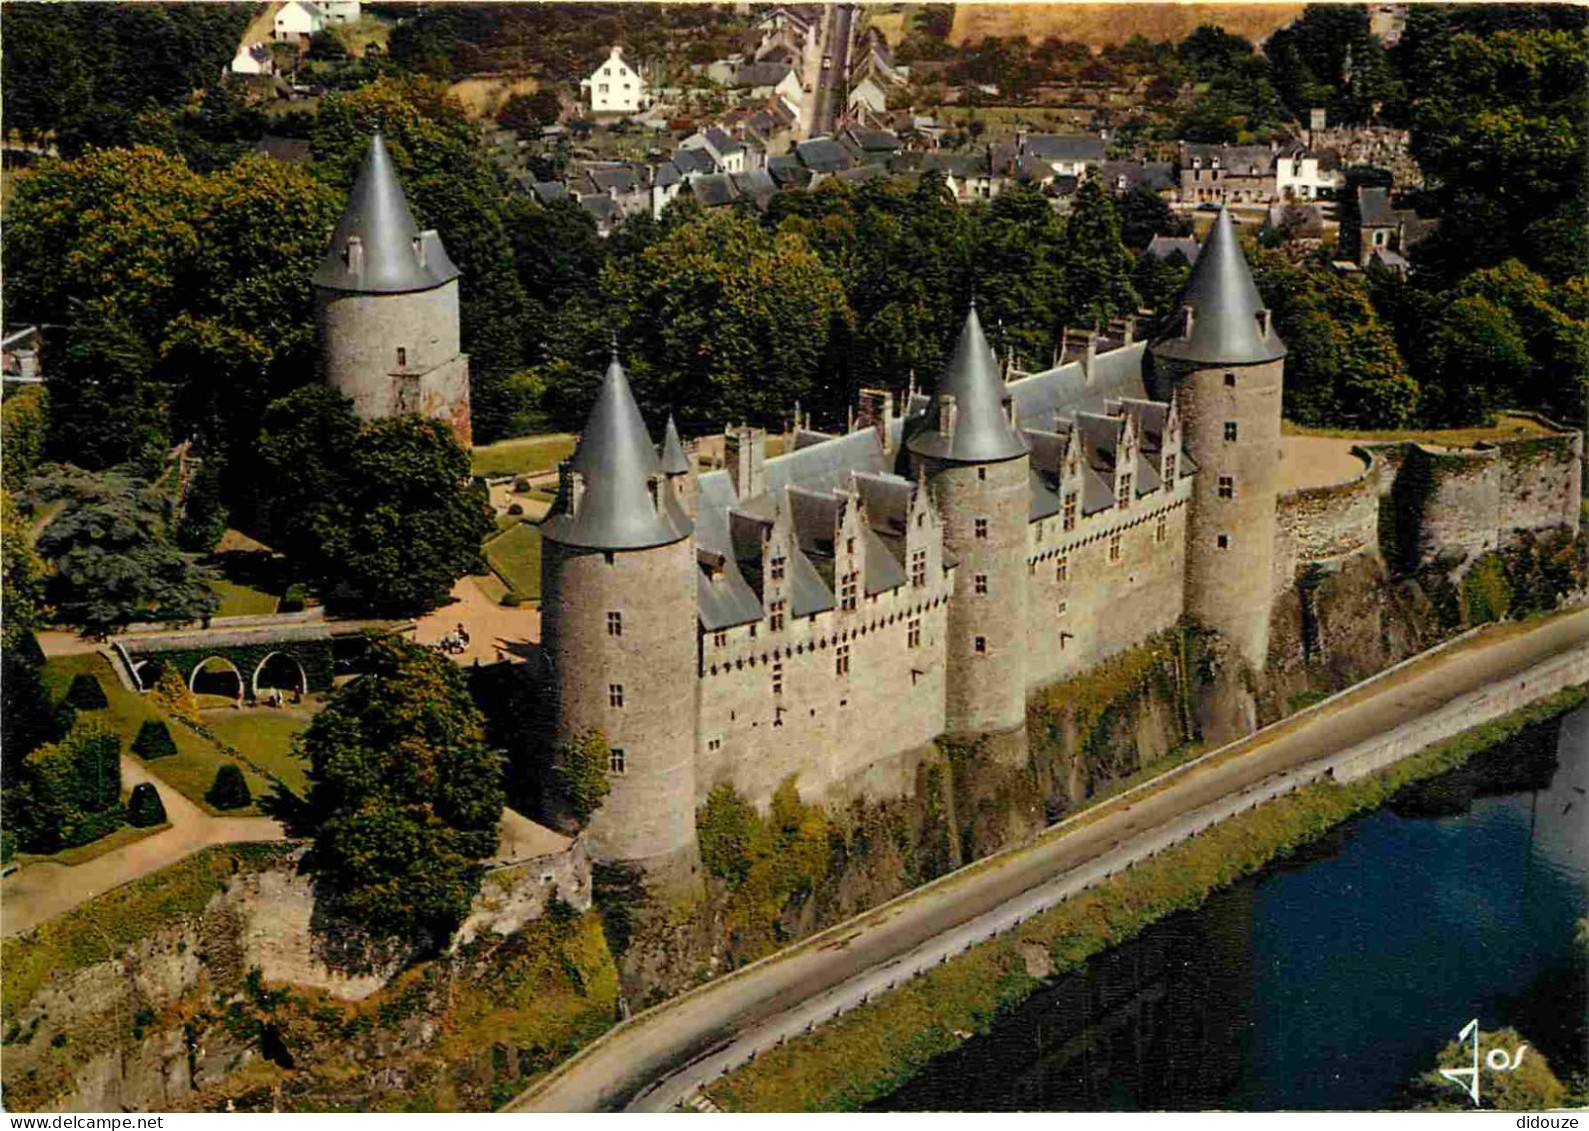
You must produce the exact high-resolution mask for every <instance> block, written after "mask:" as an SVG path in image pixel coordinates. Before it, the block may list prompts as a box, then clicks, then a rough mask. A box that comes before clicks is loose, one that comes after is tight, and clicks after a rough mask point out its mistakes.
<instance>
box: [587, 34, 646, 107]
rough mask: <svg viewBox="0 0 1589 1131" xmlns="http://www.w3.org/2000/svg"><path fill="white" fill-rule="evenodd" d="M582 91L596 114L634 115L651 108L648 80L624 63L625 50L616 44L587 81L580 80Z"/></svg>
mask: <svg viewBox="0 0 1589 1131" xmlns="http://www.w3.org/2000/svg"><path fill="white" fill-rule="evenodd" d="M579 88H580V90H582V91H584V92H585V93H586V95H587V97H588V101H589V102H590V111H591V113H593V114H634V113H636V112H638V111H640V110H642V109H644V108H645V107H646V106H648V105H650V101H649V99H648V97H647V95H646V83H645V78H644V77H643V76H642V75H641V74H640V72H639V71H638V70H636V69H635V68H634V67H631V66H630V65H629V64H628V63H626V62H625V61H624V58H623V48H622V47H620V46H618V45H617V44H614V45H613V46H612V48H611V49H610V51H609V53H608V55H607V58H606V60H605V61H603V62H602V64H601V65H600V66H599V67H597V68H596V69H595V71H593V72H592V73H591V76H590V77H589V78H588V79H580V80H579Z"/></svg>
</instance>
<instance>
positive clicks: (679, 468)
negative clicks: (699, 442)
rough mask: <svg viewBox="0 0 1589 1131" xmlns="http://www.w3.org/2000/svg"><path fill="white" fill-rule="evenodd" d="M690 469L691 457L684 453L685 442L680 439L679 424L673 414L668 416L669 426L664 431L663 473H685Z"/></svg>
mask: <svg viewBox="0 0 1589 1131" xmlns="http://www.w3.org/2000/svg"><path fill="white" fill-rule="evenodd" d="M689 470H690V457H689V456H687V455H685V454H684V444H683V443H682V442H681V441H680V440H679V429H678V426H677V425H675V424H674V423H673V416H672V415H671V414H669V416H668V426H667V429H666V431H664V432H663V433H662V473H663V474H664V475H684V474H686V473H687V472H688V471H689Z"/></svg>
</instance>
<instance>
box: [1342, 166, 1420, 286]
mask: <svg viewBox="0 0 1589 1131" xmlns="http://www.w3.org/2000/svg"><path fill="white" fill-rule="evenodd" d="M1436 224H1437V221H1434V220H1425V219H1424V218H1423V217H1421V216H1419V215H1418V213H1417V211H1416V210H1414V209H1411V208H1396V207H1394V206H1393V205H1392V203H1391V199H1390V189H1388V188H1377V187H1376V188H1370V187H1367V186H1364V187H1362V188H1359V189H1358V190H1357V230H1356V234H1355V237H1354V239H1353V243H1354V244H1355V246H1356V252H1357V255H1356V259H1357V265H1358V266H1359V267H1367V266H1368V265H1369V263H1370V262H1372V261H1375V260H1378V261H1379V263H1380V265H1381V266H1383V267H1388V268H1389V269H1390V270H1392V271H1395V272H1397V273H1398V274H1402V275H1405V274H1406V273H1407V272H1408V270H1409V267H1410V265H1409V263H1408V261H1407V253H1408V251H1410V250H1411V249H1412V248H1413V247H1414V246H1415V245H1416V244H1417V243H1418V242H1419V241H1420V240H1422V239H1423V238H1424V237H1425V236H1427V235H1428V234H1429V233H1430V232H1432V231H1434V229H1435V227H1436Z"/></svg>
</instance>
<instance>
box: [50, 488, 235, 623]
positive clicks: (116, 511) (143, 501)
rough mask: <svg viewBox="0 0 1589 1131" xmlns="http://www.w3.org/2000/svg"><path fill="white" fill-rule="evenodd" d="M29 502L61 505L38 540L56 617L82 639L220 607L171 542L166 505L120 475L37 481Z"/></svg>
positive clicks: (200, 614) (164, 500)
mask: <svg viewBox="0 0 1589 1131" xmlns="http://www.w3.org/2000/svg"><path fill="white" fill-rule="evenodd" d="M24 501H27V502H29V503H34V504H38V503H47V502H60V503H61V504H63V505H62V507H61V510H60V512H59V513H58V514H57V515H56V516H55V517H54V518H52V519H51V520H50V521H49V523H48V524H47V525H46V526H45V527H44V529H43V530H42V531H41V532H40V533H39V536H38V552H39V555H40V557H42V558H43V559H44V560H45V562H47V563H48V565H49V567H50V571H51V572H50V574H49V577H48V579H47V582H46V587H45V592H46V594H47V596H48V598H49V600H50V603H51V604H52V605H54V607H55V611H56V615H57V616H58V617H59V618H60V619H61V620H63V621H65V622H67V623H68V624H76V625H80V626H81V627H82V628H83V629H84V630H85V631H88V632H94V633H103V632H108V631H110V630H112V629H114V628H117V627H119V626H122V625H126V624H129V623H132V622H134V621H162V620H193V619H196V618H199V617H205V616H208V615H210V614H211V613H213V612H214V611H215V608H216V606H217V604H218V601H217V599H216V597H215V594H214V593H212V592H211V591H210V589H209V588H208V587H207V586H206V585H205V584H204V581H203V579H202V578H201V577H200V576H199V574H198V571H197V570H196V569H195V568H194V566H193V563H192V562H190V561H189V560H188V559H187V558H186V557H184V556H183V555H182V553H181V552H180V551H179V550H178V549H177V548H176V546H175V545H174V544H173V541H172V530H171V516H170V507H169V499H168V497H167V495H166V494H165V493H164V492H163V491H161V490H160V489H159V488H158V487H156V486H152V485H150V484H148V483H145V482H144V481H142V480H140V479H137V478H134V477H132V476H128V475H124V474H122V473H119V472H105V473H102V474H98V475H95V474H90V473H88V472H83V471H79V470H77V469H75V468H67V469H65V470H63V471H61V472H59V473H55V474H51V475H48V476H43V477H40V478H39V479H35V480H34V481H33V482H31V483H30V484H29V485H28V488H27V492H26V495H25V496H24Z"/></svg>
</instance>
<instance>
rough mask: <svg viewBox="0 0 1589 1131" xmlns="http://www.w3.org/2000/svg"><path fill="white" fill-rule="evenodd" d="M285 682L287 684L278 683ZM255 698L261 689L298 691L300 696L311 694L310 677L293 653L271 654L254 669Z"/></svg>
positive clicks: (280, 652)
mask: <svg viewBox="0 0 1589 1131" xmlns="http://www.w3.org/2000/svg"><path fill="white" fill-rule="evenodd" d="M281 680H285V681H286V682H277V681H281ZM253 689H254V698H255V699H258V698H259V693H260V691H261V689H265V690H275V689H280V690H287V691H292V690H296V691H297V692H298V694H299V695H307V694H309V675H308V673H307V672H305V671H304V670H303V665H302V664H301V663H299V662H298V658H297V657H296V656H294V655H293V654H292V653H291V652H282V651H277V652H269V653H267V654H266V655H265V657H264V658H263V659H261V660H260V661H259V664H258V666H256V667H255V668H254V679H253Z"/></svg>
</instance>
